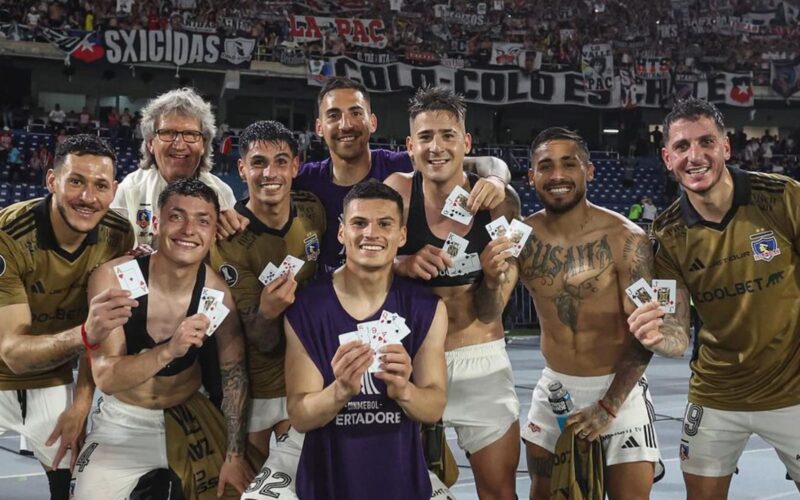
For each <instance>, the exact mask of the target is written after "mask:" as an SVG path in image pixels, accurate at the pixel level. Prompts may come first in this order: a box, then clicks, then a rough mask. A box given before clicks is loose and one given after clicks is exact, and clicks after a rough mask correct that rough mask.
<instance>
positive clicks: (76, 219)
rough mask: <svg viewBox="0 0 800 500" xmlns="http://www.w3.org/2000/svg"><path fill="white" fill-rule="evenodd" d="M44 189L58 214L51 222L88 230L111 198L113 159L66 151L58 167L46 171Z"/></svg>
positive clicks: (98, 218) (106, 210)
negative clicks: (50, 197) (51, 198)
mask: <svg viewBox="0 0 800 500" xmlns="http://www.w3.org/2000/svg"><path fill="white" fill-rule="evenodd" d="M47 189H48V191H50V192H51V193H53V204H54V206H55V208H56V210H57V212H58V214H59V217H58V220H53V223H54V224H60V223H63V224H64V225H66V226H67V227H68V228H69V229H70V230H72V231H74V232H76V233H88V232H89V231H91V230H92V229H94V228H95V227H96V226H97V224H99V223H100V220H101V219H102V218H103V216H104V215H105V214H106V212H108V207H109V205H111V201H112V200H113V199H114V193H115V192H116V190H117V181H115V180H114V162H113V161H112V160H111V158H108V157H106V156H95V155H88V154H87V155H80V156H79V155H76V154H69V155H67V156H66V158H64V161H63V163H62V164H61V165H60V166H58V168H56V169H55V170H50V171H49V172H48V173H47Z"/></svg>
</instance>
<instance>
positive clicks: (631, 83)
mask: <svg viewBox="0 0 800 500" xmlns="http://www.w3.org/2000/svg"><path fill="white" fill-rule="evenodd" d="M619 85H620V92H621V95H620V106H622V107H623V108H625V109H631V108H635V107H636V106H638V105H639V102H638V100H637V98H636V94H637V93H638V89H637V86H636V75H635V73H634V72H633V68H632V67H623V68H620V69H619Z"/></svg>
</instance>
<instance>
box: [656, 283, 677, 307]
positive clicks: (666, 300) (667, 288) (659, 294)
mask: <svg viewBox="0 0 800 500" xmlns="http://www.w3.org/2000/svg"><path fill="white" fill-rule="evenodd" d="M653 291H654V292H655V294H656V300H657V301H658V303H659V304H661V308H662V309H664V312H665V313H668V314H675V300H676V296H677V294H678V284H677V283H676V282H675V280H653Z"/></svg>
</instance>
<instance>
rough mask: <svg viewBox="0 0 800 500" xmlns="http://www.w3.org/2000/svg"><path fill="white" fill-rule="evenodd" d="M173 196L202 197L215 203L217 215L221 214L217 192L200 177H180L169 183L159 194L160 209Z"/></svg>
mask: <svg viewBox="0 0 800 500" xmlns="http://www.w3.org/2000/svg"><path fill="white" fill-rule="evenodd" d="M173 196H193V197H195V198H201V199H203V200H205V201H207V202H209V203H211V204H212V205H214V211H215V212H216V213H217V216H219V198H218V197H217V193H216V192H215V191H214V190H213V189H211V188H210V187H209V186H208V185H206V184H205V183H204V182H203V181H201V180H199V179H196V178H194V177H190V178H188V179H178V180H177V181H175V182H170V183H169V184H167V187H165V188H164V190H163V191H161V194H160V195H158V209H159V210H161V209H162V208H164V205H166V204H167V201H168V200H169V199H170V198H172V197H173Z"/></svg>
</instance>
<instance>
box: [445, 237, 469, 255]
mask: <svg viewBox="0 0 800 500" xmlns="http://www.w3.org/2000/svg"><path fill="white" fill-rule="evenodd" d="M467 245H469V241H467V239H466V238H462V237H461V236H459V235H457V234H456V233H450V234H449V235H447V240H446V241H445V242H444V247H442V248H443V249H444V251H445V252H447V255H449V256H450V257H451V258H453V259H454V258H456V257H458V256H459V255H461V254H463V253H465V252H466V251H467Z"/></svg>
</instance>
